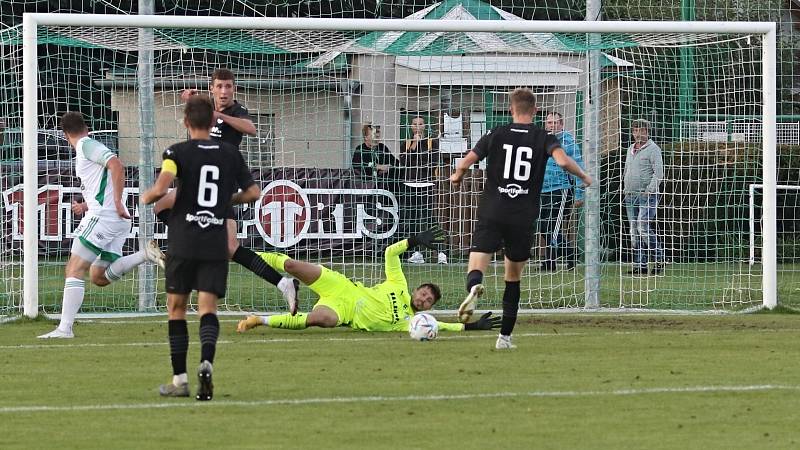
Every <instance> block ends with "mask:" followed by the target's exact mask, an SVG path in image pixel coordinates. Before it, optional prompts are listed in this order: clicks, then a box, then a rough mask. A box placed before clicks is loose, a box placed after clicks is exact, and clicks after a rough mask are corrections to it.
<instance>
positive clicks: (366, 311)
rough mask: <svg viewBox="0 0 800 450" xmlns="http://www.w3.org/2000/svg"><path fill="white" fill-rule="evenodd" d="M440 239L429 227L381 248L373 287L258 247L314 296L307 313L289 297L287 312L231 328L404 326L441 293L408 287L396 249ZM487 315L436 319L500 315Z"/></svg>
mask: <svg viewBox="0 0 800 450" xmlns="http://www.w3.org/2000/svg"><path fill="white" fill-rule="evenodd" d="M443 241H444V232H443V231H442V230H441V229H440V228H432V229H430V230H427V231H424V232H422V233H419V234H417V235H415V236H412V237H410V238H408V239H404V240H402V241H399V242H396V243H394V244H392V245H390V246H389V247H387V248H386V281H384V282H383V283H380V284H378V285H375V286H373V287H366V286H364V285H363V284H361V283H359V282H355V281H351V280H350V279H349V278H347V277H345V276H344V275H342V274H340V273H338V272H335V271H333V270H330V269H328V268H327V267H324V266H321V265H317V264H311V263H307V262H303V261H297V260H294V259H291V258H289V257H288V256H286V255H284V254H281V253H259V254H258V255H259V256H260V257H261V258H262V259H263V260H264V261H265V262H266V263H267V264H269V265H270V266H272V268H274V269H275V270H278V271H284V272H287V273H289V274H290V275H292V276H294V277H295V278H297V279H298V280H300V281H301V282H302V283H304V284H306V285H308V287H310V288H311V290H312V291H314V292H316V293H317V295H319V300H318V301H317V303H316V304H315V305H314V308H313V309H312V311H311V312H310V313H307V314H306V313H297V303H296V302H295V303H293V304H290V305H289V314H280V315H273V316H248V317H247V318H246V319H244V320H241V321H239V324H238V326H237V327H236V329H237V331H239V332H240V333H242V332H244V331H247V330H249V329H251V328H255V327H257V326H259V325H266V326H268V327H272V328H284V329H288V330H302V329H305V328H308V327H322V328H332V327H337V326H341V325H344V326H349V327H351V328H353V329H356V330H364V331H408V324H409V321H410V320H411V317H412V316H413V315H414V313H416V312H418V311H427V310H429V309H431V308H432V307H433V305H435V304H436V302H437V301H438V300H439V298H441V296H442V294H441V291H440V290H439V286H437V285H435V284H432V283H424V284H422V285H420V286H419V287H417V288H416V289H414V290H413V291H411V292H409V289H408V284H407V282H406V277H405V275H403V269H402V267H401V265H400V255H401V254H403V252H405V251H406V250H409V249H413V248H415V247H417V246H419V245H423V246H425V247H428V248H434V247H433V245H434V244H437V243H441V242H443ZM490 316H491V313H486V314H484V315H483V316H482V317H481V318H480V319H479V320H477V321H475V322H471V323H467V324H461V323H443V322H440V323H439V329H441V330H448V331H461V330H490V329H492V328H498V327H499V326H500V321H501V318H500V317H490Z"/></svg>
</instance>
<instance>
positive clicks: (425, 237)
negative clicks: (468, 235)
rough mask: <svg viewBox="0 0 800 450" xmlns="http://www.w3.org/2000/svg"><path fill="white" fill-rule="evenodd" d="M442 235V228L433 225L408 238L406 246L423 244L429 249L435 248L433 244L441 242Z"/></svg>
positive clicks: (442, 240) (411, 246)
mask: <svg viewBox="0 0 800 450" xmlns="http://www.w3.org/2000/svg"><path fill="white" fill-rule="evenodd" d="M444 236H445V235H444V230H442V229H441V228H439V227H433V228H430V229H427V230H425V231H423V232H422V233H419V234H415V235H414V236H411V237H410V238H408V248H413V247H416V246H417V245H423V246H425V247H428V248H429V249H431V250H436V248H435V247H434V246H433V244H441V243H443V242H444Z"/></svg>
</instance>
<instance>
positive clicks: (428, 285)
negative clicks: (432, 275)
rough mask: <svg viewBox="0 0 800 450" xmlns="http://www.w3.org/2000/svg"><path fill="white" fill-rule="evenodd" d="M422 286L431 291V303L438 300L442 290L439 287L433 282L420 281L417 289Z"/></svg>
mask: <svg viewBox="0 0 800 450" xmlns="http://www.w3.org/2000/svg"><path fill="white" fill-rule="evenodd" d="M424 287H426V288H428V289H430V290H431V293H432V294H433V304H434V305H435V304H436V302H438V301H439V299H440V298H442V290H441V289H440V288H439V286H437V285H435V284H433V283H422V284H420V285H419V287H418V288H417V289H422V288H424Z"/></svg>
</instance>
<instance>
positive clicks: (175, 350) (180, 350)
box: [168, 320, 189, 380]
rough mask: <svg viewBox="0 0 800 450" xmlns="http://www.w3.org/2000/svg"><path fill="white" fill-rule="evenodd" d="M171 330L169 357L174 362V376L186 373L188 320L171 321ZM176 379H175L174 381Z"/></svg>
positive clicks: (169, 327)
mask: <svg viewBox="0 0 800 450" xmlns="http://www.w3.org/2000/svg"><path fill="white" fill-rule="evenodd" d="M168 329H169V356H170V359H171V360H172V374H173V375H180V374H185V373H186V354H187V353H188V352H189V328H188V327H187V326H186V320H170V321H169V323H168ZM174 379H175V378H173V380H174Z"/></svg>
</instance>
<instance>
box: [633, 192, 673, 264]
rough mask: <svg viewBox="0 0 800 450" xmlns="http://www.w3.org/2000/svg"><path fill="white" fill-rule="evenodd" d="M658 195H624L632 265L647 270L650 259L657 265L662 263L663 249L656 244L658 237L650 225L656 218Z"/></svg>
mask: <svg viewBox="0 0 800 450" xmlns="http://www.w3.org/2000/svg"><path fill="white" fill-rule="evenodd" d="M657 208H658V194H626V195H625V210H626V212H627V213H628V224H629V227H630V234H631V250H632V251H633V265H634V267H636V268H640V269H647V262H648V259H649V258H650V257H654V258H655V262H656V263H657V264H661V263H663V262H664V248H663V247H662V246H661V244H660V243H659V242H658V236H656V231H655V229H654V227H653V226H651V223H652V222H653V221H654V220H655V218H656V209H657Z"/></svg>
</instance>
